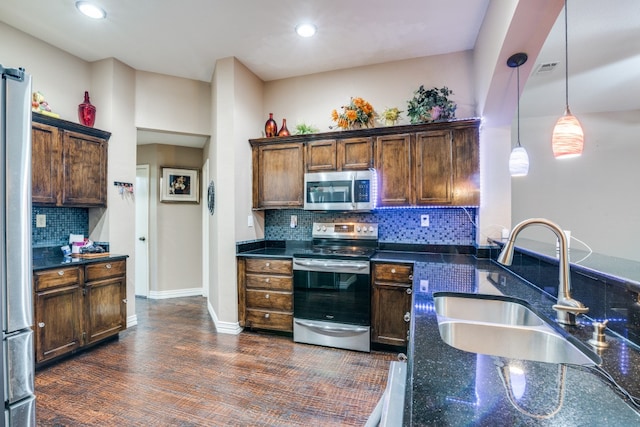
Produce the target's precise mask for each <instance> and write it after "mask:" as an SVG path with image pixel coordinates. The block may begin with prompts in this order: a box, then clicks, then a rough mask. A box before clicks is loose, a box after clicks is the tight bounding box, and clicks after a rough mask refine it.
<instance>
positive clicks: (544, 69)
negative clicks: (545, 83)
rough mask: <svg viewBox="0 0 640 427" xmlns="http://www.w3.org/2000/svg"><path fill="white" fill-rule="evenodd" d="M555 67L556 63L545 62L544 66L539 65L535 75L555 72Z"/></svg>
mask: <svg viewBox="0 0 640 427" xmlns="http://www.w3.org/2000/svg"><path fill="white" fill-rule="evenodd" d="M557 66H558V62H545V63H544V64H540V66H539V67H538V69H537V70H536V74H548V73H550V72H552V71H553V70H555V69H556V67H557Z"/></svg>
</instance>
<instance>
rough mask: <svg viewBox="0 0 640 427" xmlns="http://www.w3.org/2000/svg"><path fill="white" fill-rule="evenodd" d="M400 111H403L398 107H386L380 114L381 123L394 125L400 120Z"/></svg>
mask: <svg viewBox="0 0 640 427" xmlns="http://www.w3.org/2000/svg"><path fill="white" fill-rule="evenodd" d="M400 113H402V111H400V110H398V107H393V108H385V110H384V111H383V112H382V114H380V123H382V124H383V125H385V126H394V125H395V124H396V123H398V120H400Z"/></svg>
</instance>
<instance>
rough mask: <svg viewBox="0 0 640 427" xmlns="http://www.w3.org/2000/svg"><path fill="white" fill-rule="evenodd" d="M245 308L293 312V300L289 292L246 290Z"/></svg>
mask: <svg viewBox="0 0 640 427" xmlns="http://www.w3.org/2000/svg"><path fill="white" fill-rule="evenodd" d="M247 308H249V309H251V308H266V309H271V310H282V311H291V310H293V298H292V294H291V293H289V292H272V291H254V290H247Z"/></svg>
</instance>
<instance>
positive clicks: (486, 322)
mask: <svg viewBox="0 0 640 427" xmlns="http://www.w3.org/2000/svg"><path fill="white" fill-rule="evenodd" d="M434 301H435V307H436V314H437V317H438V327H439V330H440V337H441V338H442V340H443V341H444V342H445V343H447V344H449V345H450V346H452V347H455V348H457V349H459V350H464V351H469V352H472V353H481V354H488V355H492V356H500V357H506V358H510V359H522V360H532V361H536V362H547V363H569V364H574V365H584V366H594V365H599V364H600V363H602V360H601V359H600V356H598V355H597V354H595V353H594V352H592V351H591V350H590V349H589V348H588V347H587V346H586V345H584V344H582V343H581V342H579V341H578V340H576V339H575V338H573V337H571V336H570V335H568V334H566V335H565V334H562V333H560V332H559V331H558V330H556V329H554V328H553V327H552V326H551V325H549V324H548V323H547V322H546V321H545V320H544V319H543V318H542V317H541V316H539V315H538V314H537V313H536V312H535V311H534V310H533V309H532V308H531V307H530V306H528V305H527V303H526V302H525V301H521V300H518V299H515V298H511V297H503V296H497V295H476V294H461V293H453V292H437V293H435V294H434Z"/></svg>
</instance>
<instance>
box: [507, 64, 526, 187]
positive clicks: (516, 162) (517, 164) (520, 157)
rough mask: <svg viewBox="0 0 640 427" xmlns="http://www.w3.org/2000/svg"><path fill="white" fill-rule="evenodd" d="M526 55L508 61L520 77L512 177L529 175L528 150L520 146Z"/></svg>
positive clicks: (511, 169) (510, 160)
mask: <svg viewBox="0 0 640 427" xmlns="http://www.w3.org/2000/svg"><path fill="white" fill-rule="evenodd" d="M528 58H529V57H528V56H527V54H526V53H522V52H520V53H516V54H513V55H511V56H510V57H509V59H507V65H508V66H509V67H511V68H515V69H516V72H517V75H518V80H517V82H518V88H517V89H518V143H517V145H516V146H515V147H514V148H513V150H512V151H511V155H510V156H509V173H511V176H527V174H528V173H529V155H528V154H527V150H525V149H524V147H523V146H522V145H520V66H521V65H522V64H524V63H525V62H527V59H528Z"/></svg>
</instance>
